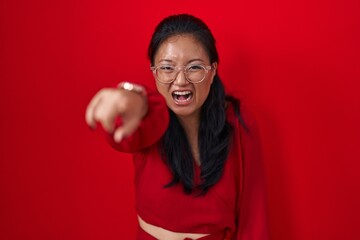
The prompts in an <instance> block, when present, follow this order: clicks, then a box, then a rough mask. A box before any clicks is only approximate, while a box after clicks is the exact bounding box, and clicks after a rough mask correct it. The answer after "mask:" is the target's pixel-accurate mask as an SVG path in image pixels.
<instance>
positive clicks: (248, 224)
mask: <svg viewBox="0 0 360 240" xmlns="http://www.w3.org/2000/svg"><path fill="white" fill-rule="evenodd" d="M241 110H242V111H241V114H242V117H243V119H244V122H245V126H246V127H247V129H244V128H243V127H240V128H241V130H240V137H241V149H242V155H243V160H242V166H241V170H242V171H241V172H242V185H241V190H240V199H239V202H238V206H239V207H238V211H239V213H238V219H237V225H238V226H237V234H236V237H235V239H236V240H268V239H270V236H269V232H268V222H267V220H268V219H267V194H266V187H265V173H264V166H263V161H262V154H261V144H260V138H259V132H258V128H257V125H256V123H255V121H254V119H253V118H252V117H251V115H249V114H248V113H247V112H246V111H243V109H241ZM245 110H246V109H245Z"/></svg>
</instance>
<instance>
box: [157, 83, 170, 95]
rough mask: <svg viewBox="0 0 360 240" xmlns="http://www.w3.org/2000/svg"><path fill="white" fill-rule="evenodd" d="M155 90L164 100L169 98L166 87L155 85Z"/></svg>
mask: <svg viewBox="0 0 360 240" xmlns="http://www.w3.org/2000/svg"><path fill="white" fill-rule="evenodd" d="M156 89H157V90H158V92H159V93H160V95H162V96H163V97H164V98H167V97H169V96H168V88H167V86H164V85H161V84H159V83H156Z"/></svg>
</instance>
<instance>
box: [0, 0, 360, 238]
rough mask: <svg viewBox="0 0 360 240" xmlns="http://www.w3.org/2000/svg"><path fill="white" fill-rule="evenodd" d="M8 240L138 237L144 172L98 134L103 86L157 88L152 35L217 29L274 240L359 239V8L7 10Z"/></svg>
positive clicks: (15, 5)
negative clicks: (95, 107)
mask: <svg viewBox="0 0 360 240" xmlns="http://www.w3.org/2000/svg"><path fill="white" fill-rule="evenodd" d="M0 4H1V5H0V21H1V25H0V26H1V28H0V30H1V32H0V34H1V36H0V54H1V55H0V94H1V95H0V109H1V113H0V114H1V118H0V159H1V160H0V194H1V196H0V221H1V223H0V238H1V239H39V240H40V239H134V238H135V229H136V213H135V211H134V189H133V166H132V161H131V159H130V157H129V156H128V155H125V154H121V153H118V152H115V151H114V150H112V149H111V148H110V147H109V146H108V145H107V143H106V142H105V141H104V139H103V136H102V135H101V134H100V133H99V132H91V131H90V130H89V129H88V128H87V126H86V125H85V121H84V113H85V108H86V105H87V103H88V102H89V100H90V98H91V96H92V95H93V94H94V93H95V92H96V91H97V90H98V89H100V88H101V87H109V86H115V85H116V83H117V82H120V81H123V80H129V81H142V82H146V83H147V84H148V83H152V81H153V79H152V76H151V74H150V71H149V70H148V66H149V63H148V61H147V59H146V48H147V44H148V42H149V39H150V36H151V33H152V31H153V29H154V27H155V25H156V24H157V23H158V22H159V21H160V20H161V19H162V18H163V17H165V16H167V15H169V14H171V13H183V12H188V13H192V14H195V15H197V16H199V17H200V18H202V19H203V20H204V21H205V22H206V23H207V24H208V25H209V26H210V28H211V29H212V31H213V33H214V35H215V37H216V38H217V41H218V49H219V52H220V57H221V59H220V70H219V71H220V75H221V76H222V78H223V80H224V82H225V84H226V87H227V89H228V90H229V91H230V92H231V93H233V94H235V95H236V96H238V97H241V98H242V99H244V101H245V102H246V103H247V104H248V105H249V106H250V108H251V109H252V110H253V112H254V114H255V116H256V117H257V119H258V122H259V127H260V131H261V135H262V142H263V145H264V153H265V164H266V174H267V180H268V188H269V199H268V203H269V208H270V227H271V235H272V238H273V239H277V240H278V239H279V240H282V239H284V240H285V239H287V240H288V239H294V240H297V239H304V240H309V239H327V240H329V239H334V240H335V239H360V233H359V231H358V228H359V226H360V220H359V219H360V217H359V216H360V206H359V203H360V193H359V192H360V191H359V190H360V186H359V185H360V184H359V170H360V169H359V167H360V163H359V160H360V146H359V143H360V139H359V135H360V126H359V121H360V113H359V110H360V99H359V90H360V83H359V81H360V70H359V69H360V61H359V55H360V48H359V43H360V34H359V26H360V19H359V12H360V6H359V1H356V0H353V1H352V0H347V1H346V0H338V1H326V0H322V1H313V0H304V1H288V0H274V1H266V0H254V1H235V0H234V1H212V2H211V1H190V0H184V1H176V0H173V1H168V0H152V1H145V0H143V1H132V2H128V1H115V0H112V1H89V0H87V1H80V0H73V1H71V0H64V1H45V0H44V1H41V0H32V1H20V0H17V1H16V0H1V1H0Z"/></svg>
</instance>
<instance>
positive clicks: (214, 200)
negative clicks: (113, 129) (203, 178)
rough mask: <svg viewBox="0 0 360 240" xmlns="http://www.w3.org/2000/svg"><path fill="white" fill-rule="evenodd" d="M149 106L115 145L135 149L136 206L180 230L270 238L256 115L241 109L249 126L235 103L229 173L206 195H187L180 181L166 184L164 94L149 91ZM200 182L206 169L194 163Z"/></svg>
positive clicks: (230, 115)
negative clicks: (161, 147)
mask: <svg viewBox="0 0 360 240" xmlns="http://www.w3.org/2000/svg"><path fill="white" fill-rule="evenodd" d="M148 103H149V110H148V113H147V115H146V116H145V118H144V119H143V121H142V123H141V125H140V126H139V128H138V129H137V131H136V132H135V133H134V134H133V135H132V136H130V137H128V138H126V139H124V140H123V141H122V142H121V143H115V142H114V141H113V140H112V136H110V135H109V137H108V140H109V142H110V144H111V145H112V146H113V147H114V148H115V149H117V150H119V151H122V152H131V153H134V165H135V178H136V179H135V188H136V209H137V212H138V214H139V216H140V217H141V218H142V219H144V220H145V221H146V222H147V223H150V224H153V225H155V226H159V227H162V228H164V229H167V230H170V231H174V232H187V233H210V234H211V233H217V232H219V231H223V230H226V229H227V230H229V231H230V232H231V233H232V238H231V239H234V240H235V239H236V240H260V239H261V240H265V239H269V235H268V228H267V211H266V191H265V184H264V172H263V164H262V161H261V153H260V143H259V138H258V131H257V128H256V125H255V123H254V120H253V119H252V118H251V117H250V115H249V114H248V113H247V112H246V109H244V108H243V107H242V108H241V114H242V117H243V119H244V122H245V125H246V126H247V128H248V130H245V129H244V128H243V126H242V125H241V124H239V121H238V120H237V118H236V116H235V113H234V110H233V108H232V107H229V108H228V109H227V119H228V121H229V123H230V124H231V125H232V126H233V128H234V134H233V142H232V146H231V149H230V153H229V157H228V159H227V161H226V163H225V167H224V172H223V176H222V177H221V179H220V180H219V182H217V183H216V185H214V186H213V187H212V188H210V190H209V191H208V193H207V194H206V195H204V196H199V195H196V193H194V194H190V195H187V194H185V193H184V192H183V188H182V186H181V185H180V184H177V185H175V186H172V187H168V188H164V186H165V185H166V184H168V183H169V182H170V181H171V180H172V175H171V172H170V170H169V169H168V167H167V166H166V164H165V163H164V161H163V160H162V159H161V157H160V155H159V152H158V140H159V139H160V138H161V136H162V135H163V134H164V132H165V131H166V129H167V127H168V123H169V113H168V109H167V106H166V103H165V101H164V99H163V97H162V96H160V95H159V94H157V93H151V94H149V95H148ZM194 169H195V182H199V181H200V171H201V168H200V167H199V166H197V165H196V164H194Z"/></svg>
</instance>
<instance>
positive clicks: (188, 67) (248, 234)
mask: <svg viewBox="0 0 360 240" xmlns="http://www.w3.org/2000/svg"><path fill="white" fill-rule="evenodd" d="M148 57H149V59H150V62H151V71H152V72H153V75H154V78H155V80H156V87H157V90H158V93H160V95H159V94H158V93H155V92H148V93H146V90H145V88H144V87H143V86H141V85H137V84H133V83H124V82H123V83H120V84H119V89H103V90H101V91H99V92H98V93H97V94H96V95H95V96H94V97H93V99H92V100H91V102H90V103H89V106H88V108H87V112H86V121H87V123H88V125H89V126H91V127H93V128H94V127H95V125H96V122H98V123H100V124H101V125H102V126H103V128H104V129H105V130H106V131H107V132H108V133H109V135H108V136H109V138H108V140H109V142H110V144H111V145H112V146H113V147H114V148H115V149H117V150H119V151H123V152H132V153H134V164H135V171H136V174H135V177H136V179H135V187H136V208H137V213H138V220H139V232H138V239H141V240H146V239H161V240H178V239H203V240H206V239H207V240H210V239H214V240H215V239H216V240H220V239H237V240H240V239H241V240H250V239H252V240H254V239H268V232H267V223H266V207H265V202H266V195H265V189H264V179H263V170H262V163H261V159H260V153H259V150H260V149H259V142H258V138H257V130H256V128H255V126H254V122H253V120H252V119H251V117H250V116H249V114H248V113H247V112H246V110H245V109H244V108H243V107H241V111H240V104H239V101H237V100H236V99H235V98H232V97H226V96H225V92H224V87H223V84H222V83H221V80H220V78H219V76H218V74H217V68H218V62H219V59H218V53H217V50H216V47H215V39H214V38H213V35H212V34H211V32H210V30H209V29H208V27H207V26H206V25H205V23H203V22H202V21H201V20H200V19H198V18H196V17H194V16H191V15H187V14H180V15H174V16H170V17H167V18H165V19H164V20H163V21H161V22H160V24H159V25H158V26H157V28H156V29H155V32H154V34H153V36H152V39H151V42H150V45H149V50H148ZM118 117H119V119H120V121H118V120H119V119H118Z"/></svg>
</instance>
